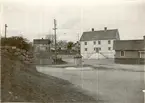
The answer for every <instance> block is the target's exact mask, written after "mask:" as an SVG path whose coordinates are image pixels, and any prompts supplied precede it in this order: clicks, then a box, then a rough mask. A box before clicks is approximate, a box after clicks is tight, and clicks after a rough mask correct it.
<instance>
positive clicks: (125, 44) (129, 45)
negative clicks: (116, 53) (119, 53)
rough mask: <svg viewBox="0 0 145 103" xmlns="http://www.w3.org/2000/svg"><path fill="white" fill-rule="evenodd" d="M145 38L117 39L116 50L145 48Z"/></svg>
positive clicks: (115, 42)
mask: <svg viewBox="0 0 145 103" xmlns="http://www.w3.org/2000/svg"><path fill="white" fill-rule="evenodd" d="M144 47H145V44H144V40H116V41H114V46H113V48H114V50H144Z"/></svg>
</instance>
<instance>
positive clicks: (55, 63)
mask: <svg viewBox="0 0 145 103" xmlns="http://www.w3.org/2000/svg"><path fill="white" fill-rule="evenodd" d="M56 29H57V28H56V20H55V19H54V28H53V30H54V36H55V64H56V62H57V47H56V45H57V44H56Z"/></svg>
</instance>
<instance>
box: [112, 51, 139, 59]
mask: <svg viewBox="0 0 145 103" xmlns="http://www.w3.org/2000/svg"><path fill="white" fill-rule="evenodd" d="M115 58H139V54H138V51H125V56H121V51H116V53H115Z"/></svg>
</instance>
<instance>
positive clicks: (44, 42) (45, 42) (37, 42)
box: [33, 39, 51, 44]
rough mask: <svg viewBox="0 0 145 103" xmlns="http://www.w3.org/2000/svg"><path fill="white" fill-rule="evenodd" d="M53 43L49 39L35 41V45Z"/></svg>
mask: <svg viewBox="0 0 145 103" xmlns="http://www.w3.org/2000/svg"><path fill="white" fill-rule="evenodd" d="M50 43H51V41H50V40H49V39H34V40H33V44H50Z"/></svg>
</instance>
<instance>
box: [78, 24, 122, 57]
mask: <svg viewBox="0 0 145 103" xmlns="http://www.w3.org/2000/svg"><path fill="white" fill-rule="evenodd" d="M114 40H120V36H119V32H118V29H107V27H104V30H99V31H95V30H94V28H92V31H87V32H83V34H82V36H81V38H80V45H81V49H80V50H81V55H82V56H83V58H94V59H98V58H114V54H115V51H114V50H113V41H114Z"/></svg>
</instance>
